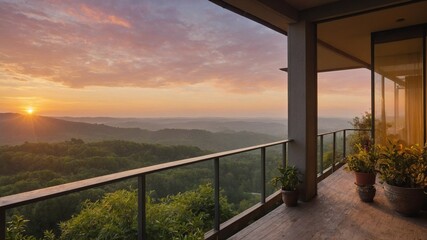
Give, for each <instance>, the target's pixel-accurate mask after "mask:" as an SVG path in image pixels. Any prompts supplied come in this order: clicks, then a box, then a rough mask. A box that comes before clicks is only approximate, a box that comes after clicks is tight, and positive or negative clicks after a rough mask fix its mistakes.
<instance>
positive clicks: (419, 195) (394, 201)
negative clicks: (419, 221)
mask: <svg viewBox="0 0 427 240" xmlns="http://www.w3.org/2000/svg"><path fill="white" fill-rule="evenodd" d="M381 148H382V150H381V154H380V158H379V159H378V162H377V165H376V169H377V171H378V172H379V173H380V178H381V181H382V182H384V193H385V195H386V197H387V199H388V200H389V202H390V203H391V205H392V207H393V208H394V209H395V210H396V211H397V212H399V213H401V214H403V215H407V216H413V215H416V214H418V212H419V211H420V209H421V208H422V206H423V203H424V199H425V194H424V189H423V188H425V187H426V186H427V158H426V149H425V147H421V146H419V145H412V146H403V145H402V144H398V143H397V142H389V144H388V146H382V147H381Z"/></svg>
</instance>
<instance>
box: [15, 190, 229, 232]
mask: <svg viewBox="0 0 427 240" xmlns="http://www.w3.org/2000/svg"><path fill="white" fill-rule="evenodd" d="M213 196H214V194H213V188H212V186H211V185H210V184H206V185H201V186H199V187H198V188H197V189H196V190H194V191H187V192H185V193H179V194H177V195H173V196H168V197H166V198H162V199H160V200H159V201H158V202H155V201H153V199H152V198H151V197H149V196H148V201H147V205H146V209H147V223H146V225H147V234H148V236H149V237H150V239H201V238H203V235H204V233H205V232H206V231H208V230H209V229H211V228H212V224H213V219H214V207H215V205H214V199H213ZM220 204H221V217H222V219H224V220H226V219H229V218H231V217H232V216H233V211H232V209H231V206H230V204H229V203H228V201H227V199H226V198H225V197H221V198H220ZM137 212H138V206H137V194H136V192H135V191H126V190H119V191H116V192H114V193H109V194H107V195H105V197H103V198H102V199H100V200H98V201H95V202H91V201H86V202H85V203H84V204H83V208H82V210H81V211H80V212H79V213H78V214H76V215H75V216H73V217H72V218H71V219H70V220H68V221H65V222H62V223H61V224H60V227H61V233H60V235H59V236H58V237H56V236H55V234H54V233H52V232H50V231H46V232H45V233H44V236H43V237H42V238H40V239H42V240H54V239H60V240H74V239H86V240H92V239H105V240H110V239H111V240H113V239H136V238H137V224H138V222H137ZM27 222H28V220H25V219H24V218H23V217H22V216H16V215H15V216H13V218H12V221H11V222H9V224H8V229H7V230H8V236H7V239H8V240H36V239H37V238H35V237H34V236H31V235H27V234H26V233H25V230H26V224H27Z"/></svg>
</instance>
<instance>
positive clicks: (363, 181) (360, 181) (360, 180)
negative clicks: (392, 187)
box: [354, 172, 375, 186]
mask: <svg viewBox="0 0 427 240" xmlns="http://www.w3.org/2000/svg"><path fill="white" fill-rule="evenodd" d="M354 174H355V175H356V185H357V186H370V185H374V184H375V173H364V172H355V173H354Z"/></svg>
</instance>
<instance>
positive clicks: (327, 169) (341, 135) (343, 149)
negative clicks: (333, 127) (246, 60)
mask: <svg viewBox="0 0 427 240" xmlns="http://www.w3.org/2000/svg"><path fill="white" fill-rule="evenodd" d="M356 130H357V129H343V130H338V131H335V132H330V133H324V134H320V135H318V142H319V146H318V147H319V151H318V161H317V166H318V168H317V169H318V171H317V181H319V182H320V181H322V180H323V179H325V178H326V177H328V176H329V175H331V174H332V173H333V172H334V171H335V170H337V169H338V168H339V167H340V166H341V165H342V164H343V161H342V160H343V157H345V155H346V153H347V145H348V143H347V139H348V138H349V136H350V134H351V133H352V132H354V131H356ZM359 130H360V129H359ZM359 130H357V131H359ZM362 131H369V130H363V129H362ZM289 142H292V140H283V141H278V142H273V143H268V144H263V145H258V146H252V147H247V148H242V149H236V150H232V151H227V152H222V153H215V154H210V155H206V156H201V157H195V158H190V159H184V160H180V161H174V162H169V163H164V164H159V165H154V166H149V167H145V168H140V169H134V170H129V171H125V172H119V173H115V174H110V175H105V176H101V177H95V178H91V179H86V180H82V181H78V182H72V183H67V184H63V185H58V186H53V187H49V188H44V189H39V190H35V191H30V192H25V193H20V194H16V195H10V196H6V197H2V198H0V233H1V235H0V239H4V238H5V237H4V236H5V235H6V232H5V230H6V211H7V210H9V209H13V208H15V207H18V206H23V205H27V204H30V203H33V202H38V201H41V200H45V199H50V198H56V197H58V196H62V195H66V194H69V193H72V192H79V191H82V190H85V189H90V188H95V187H98V186H103V185H108V184H111V183H114V182H119V181H123V180H126V179H131V178H137V179H138V214H139V217H138V221H139V225H138V233H139V234H138V239H146V238H147V236H146V225H145V224H146V205H145V204H146V194H147V192H148V191H150V189H147V188H146V176H149V175H150V174H153V173H156V172H161V171H165V170H167V169H174V168H180V167H182V166H187V165H193V164H197V163H199V162H205V161H208V162H209V161H210V162H213V169H212V172H213V173H214V179H213V180H214V181H213V186H214V190H215V191H214V195H215V196H214V197H215V219H213V220H214V221H213V223H214V224H213V229H212V230H211V231H209V232H207V233H206V234H205V238H207V239H218V238H219V239H224V238H227V237H230V236H232V235H233V234H234V233H236V232H238V231H239V230H241V229H242V228H244V227H245V226H247V224H248V223H249V222H252V221H253V220H255V219H258V218H260V217H261V216H263V215H265V214H266V213H267V212H268V211H270V210H272V209H274V208H275V207H276V206H278V205H279V204H280V203H281V200H280V191H279V192H275V193H273V194H272V195H270V196H267V191H266V185H267V184H269V183H268V181H269V179H266V172H267V171H266V152H267V151H266V150H267V149H268V148H270V147H274V146H279V147H280V148H281V150H282V152H281V154H282V164H286V163H287V148H288V143H289ZM249 151H260V153H261V154H260V158H259V160H260V165H259V166H260V174H261V176H260V177H259V179H260V181H261V182H260V183H259V185H260V189H259V191H258V192H257V193H256V194H259V196H260V201H259V203H257V204H256V205H254V206H252V207H250V208H249V209H247V210H246V211H244V212H242V213H240V214H238V215H237V216H235V217H233V218H232V219H230V220H228V221H225V222H223V221H222V220H221V213H220V210H219V209H220V201H219V196H220V188H221V186H220V174H219V173H220V168H219V164H220V162H221V161H222V160H225V159H224V158H226V157H227V156H232V155H236V154H241V153H245V152H249ZM326 152H328V153H329V157H325V156H327V155H328V154H324V153H326ZM340 171H341V170H340ZM341 175H342V174H341V172H340V173H339V174H334V175H332V176H334V177H333V178H332V180H328V181H327V182H329V183H333V182H335V181H336V178H337V177H336V176H341ZM328 179H329V178H328ZM349 179H350V178H349ZM348 181H350V183H349V184H348V186H344V185H345V184H344V183H343V184H342V185H343V186H342V187H343V188H345V187H347V188H351V187H352V184H351V180H348ZM323 185H328V184H327V183H323V182H321V185H320V186H323ZM332 186H334V185H332ZM340 187H341V186H334V189H340ZM340 192H342V193H346V192H348V190H345V191H343V190H340ZM334 195H336V194H334ZM321 196H322V195H321ZM319 199H321V198H320V197H319V198H318V199H317V200H316V201H314V202H317V201H318V200H319ZM349 199H353V198H352V197H349ZM336 201H338V200H336ZM302 206H306V204H302ZM307 206H310V205H307ZM313 207H316V208H319V209H320V208H322V209H323V208H325V209H329V208H330V207H327V206H313ZM280 209H283V208H282V207H280V208H279V211H280ZM299 209H304V208H299ZM286 211H287V210H286ZM275 212H277V210H276V211H275ZM303 212H308V211H303ZM273 213H274V212H273ZM290 216H292V214H291V215H290ZM319 216H320V215H319ZM321 217H323V216H321ZM332 225H333V224H332ZM250 228H251V227H249V228H248V229H250ZM245 231H247V230H244V231H243V233H244V232H245ZM148 237H149V236H148Z"/></svg>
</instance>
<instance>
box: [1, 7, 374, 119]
mask: <svg viewBox="0 0 427 240" xmlns="http://www.w3.org/2000/svg"><path fill="white" fill-rule="evenodd" d="M0 32H1V37H0V112H20V113H22V112H25V110H26V109H28V108H30V107H31V108H33V109H34V112H35V113H36V114H40V115H47V116H112V117H280V118H281V117H287V93H286V92H287V74H286V73H285V72H283V71H280V70H279V69H280V68H283V67H286V66H287V59H286V58H287V37H286V36H284V35H282V34H280V33H277V32H275V31H273V30H271V29H269V28H266V27H264V26H262V25H260V24H258V23H255V22H253V21H251V20H248V19H246V18H244V17H241V16H239V15H237V14H235V13H232V12H230V11H228V10H225V9H223V8H221V7H219V6H217V5H215V4H213V3H211V2H209V1H207V0H206V1H200V0H177V1H170V0H143V1H141V0H121V1H115V0H92V1H83V0H73V1H60V0H33V1H24V0H0ZM369 78H370V75H369V71H368V70H351V71H343V72H335V73H322V74H319V115H320V116H331V117H332V116H334V117H353V116H354V115H359V114H361V113H362V112H364V111H367V110H369V106H370V103H369V96H370V93H369Z"/></svg>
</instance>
